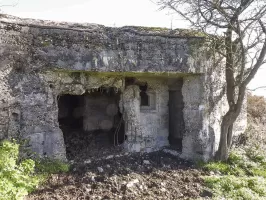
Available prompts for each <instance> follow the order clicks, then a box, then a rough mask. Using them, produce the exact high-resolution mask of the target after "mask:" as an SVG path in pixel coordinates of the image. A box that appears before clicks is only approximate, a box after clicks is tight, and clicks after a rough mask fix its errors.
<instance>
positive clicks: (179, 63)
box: [0, 16, 204, 73]
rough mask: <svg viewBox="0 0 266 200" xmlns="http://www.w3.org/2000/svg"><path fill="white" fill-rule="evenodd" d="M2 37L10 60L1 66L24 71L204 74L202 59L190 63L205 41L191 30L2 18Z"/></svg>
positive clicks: (3, 45) (0, 21) (5, 51)
mask: <svg viewBox="0 0 266 200" xmlns="http://www.w3.org/2000/svg"><path fill="white" fill-rule="evenodd" d="M0 33H1V48H2V49H3V52H2V53H3V54H4V55H5V56H6V57H5V59H4V60H2V62H1V63H2V64H3V62H4V63H5V65H6V64H7V63H10V62H13V63H12V65H16V68H17V69H20V70H24V71H32V70H48V69H52V70H54V69H63V70H85V71H98V72H115V71H116V72H124V71H128V72H162V73H165V72H179V73H201V72H203V70H204V66H201V65H197V61H196V60H197V59H200V58H194V57H192V56H193V55H192V51H194V50H193V49H192V48H190V47H192V45H191V44H193V45H194V44H195V43H198V42H199V43H200V42H201V41H202V38H201V37H198V36H197V34H196V33H194V32H193V31H188V30H168V29H160V28H158V29H155V28H145V27H122V28H109V27H104V26H101V25H96V24H71V23H55V22H49V21H38V20H29V19H28V20H25V19H23V20H22V19H18V18H14V17H7V18H5V17H4V16H2V17H1V19H0ZM199 45H200V44H199ZM193 48H194V47H193ZM196 50H197V48H196ZM194 61H195V62H194Z"/></svg>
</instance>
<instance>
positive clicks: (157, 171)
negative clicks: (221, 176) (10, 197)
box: [27, 151, 204, 200]
mask: <svg viewBox="0 0 266 200" xmlns="http://www.w3.org/2000/svg"><path fill="white" fill-rule="evenodd" d="M193 167H194V166H193V164H192V163H189V162H187V161H185V160H182V159H179V158H178V157H176V156H172V155H169V154H166V153H164V152H163V151H159V152H155V153H150V154H139V153H137V154H130V155H128V154H120V155H109V156H107V157H105V158H104V157H102V158H101V159H97V158H95V159H91V160H85V161H84V162H83V163H82V162H79V163H74V164H73V166H72V171H71V172H70V173H68V174H60V175H53V176H51V178H50V179H49V180H48V183H47V184H45V186H43V187H42V188H40V189H39V190H38V191H37V192H35V193H33V194H31V195H30V196H29V197H28V198H27V199H28V200H31V199H64V200H65V199H196V198H199V197H200V195H201V192H202V190H203V186H202V184H203V180H202V178H201V176H202V175H203V174H204V173H203V172H201V171H198V170H196V169H193Z"/></svg>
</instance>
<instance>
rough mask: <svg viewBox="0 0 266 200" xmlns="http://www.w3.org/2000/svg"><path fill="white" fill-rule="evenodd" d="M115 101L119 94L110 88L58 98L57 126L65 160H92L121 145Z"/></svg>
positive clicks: (121, 123)
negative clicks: (77, 158) (64, 150)
mask: <svg viewBox="0 0 266 200" xmlns="http://www.w3.org/2000/svg"><path fill="white" fill-rule="evenodd" d="M119 100H120V91H119V90H118V89H116V88H113V87H100V88H96V89H91V90H89V91H87V92H86V93H84V94H82V95H70V94H62V95H59V96H58V122H59V127H60V129H61V130H62V132H63V135H64V141H65V147H66V156H67V158H68V159H74V158H76V157H80V158H81V157H82V156H84V155H86V156H88V157H90V156H94V157H95V156H97V154H101V153H103V154H104V152H108V151H110V149H113V148H114V147H116V146H119V145H121V144H123V143H124V141H125V140H126V135H125V129H124V120H123V117H122V113H121V112H120V109H119ZM96 152H98V153H96ZM84 159H85V158H84Z"/></svg>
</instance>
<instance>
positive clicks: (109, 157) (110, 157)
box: [106, 155, 114, 159]
mask: <svg viewBox="0 0 266 200" xmlns="http://www.w3.org/2000/svg"><path fill="white" fill-rule="evenodd" d="M112 158H114V156H113V155H110V156H107V157H106V159H112Z"/></svg>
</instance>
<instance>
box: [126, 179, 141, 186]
mask: <svg viewBox="0 0 266 200" xmlns="http://www.w3.org/2000/svg"><path fill="white" fill-rule="evenodd" d="M138 182H139V180H138V179H134V180H132V181H130V182H128V183H127V185H126V186H127V188H131V187H133V186H134V185H135V184H136V183H138Z"/></svg>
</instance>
